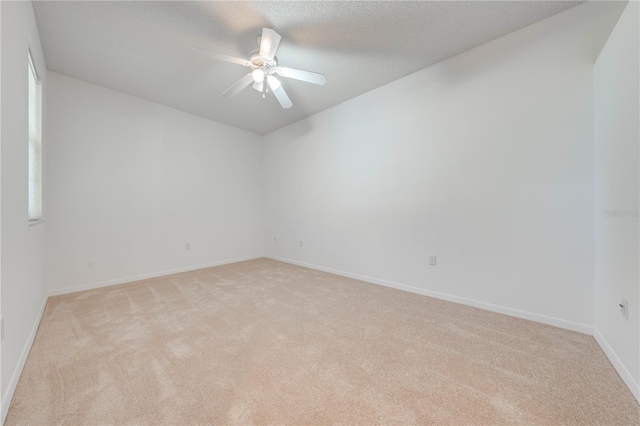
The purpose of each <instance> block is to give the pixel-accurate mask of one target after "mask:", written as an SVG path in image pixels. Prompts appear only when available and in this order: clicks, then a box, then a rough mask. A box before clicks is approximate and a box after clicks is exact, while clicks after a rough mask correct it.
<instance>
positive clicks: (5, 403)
mask: <svg viewBox="0 0 640 426" xmlns="http://www.w3.org/2000/svg"><path fill="white" fill-rule="evenodd" d="M47 300H49V297H48V296H45V298H44V300H43V301H42V305H41V306H40V310H39V311H38V315H37V316H36V320H35V321H34V323H33V327H32V328H31V333H30V334H29V338H28V339H27V343H26V344H25V345H24V348H23V349H22V353H21V354H20V358H19V359H18V365H16V368H15V370H13V375H12V376H11V381H10V382H9V387H8V388H7V391H6V392H5V394H4V395H2V422H1V423H0V424H4V421H5V419H6V418H7V413H8V412H9V405H11V399H12V398H13V393H14V392H15V391H16V386H17V385H18V380H19V379H20V375H21V374H22V369H23V368H24V364H25V363H26V362H27V357H28V356H29V351H31V346H32V345H33V341H34V340H35V338H36V333H37V332H38V327H39V326H40V320H41V319H42V314H43V313H44V308H45V306H47Z"/></svg>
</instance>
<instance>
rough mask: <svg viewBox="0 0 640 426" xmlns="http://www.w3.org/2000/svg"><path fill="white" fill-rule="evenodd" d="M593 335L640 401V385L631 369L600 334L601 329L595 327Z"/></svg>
mask: <svg viewBox="0 0 640 426" xmlns="http://www.w3.org/2000/svg"><path fill="white" fill-rule="evenodd" d="M593 337H594V338H595V339H596V342H598V345H600V347H601V348H602V350H603V351H604V354H605V355H606V356H607V358H609V361H611V364H612V365H613V368H615V369H616V371H617V372H618V375H620V378H621V379H622V381H623V382H624V383H625V384H626V385H627V387H628V388H629V390H630V391H631V393H632V394H633V396H634V397H635V398H636V401H638V403H640V385H638V383H636V381H635V380H634V379H633V376H632V375H631V373H629V370H627V367H625V366H624V364H623V363H622V361H620V358H618V355H617V354H616V353H615V351H614V350H613V348H612V347H611V346H610V345H609V342H607V340H606V339H605V338H604V337H603V336H602V334H600V331H598V329H597V328H595V327H594V328H593Z"/></svg>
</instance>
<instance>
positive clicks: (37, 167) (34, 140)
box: [29, 53, 42, 223]
mask: <svg viewBox="0 0 640 426" xmlns="http://www.w3.org/2000/svg"><path fill="white" fill-rule="evenodd" d="M41 92H42V90H41V85H40V80H39V79H38V73H36V67H35V66H34V65H33V59H32V58H31V53H29V223H35V222H38V221H40V220H42V130H41V127H42V126H41V123H42V94H41Z"/></svg>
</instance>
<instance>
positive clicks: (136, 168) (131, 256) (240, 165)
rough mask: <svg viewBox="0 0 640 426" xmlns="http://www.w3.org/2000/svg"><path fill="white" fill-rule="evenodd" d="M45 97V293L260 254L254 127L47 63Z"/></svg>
mask: <svg viewBox="0 0 640 426" xmlns="http://www.w3.org/2000/svg"><path fill="white" fill-rule="evenodd" d="M48 108H49V118H50V119H49V122H50V125H49V128H48V130H47V139H48V140H47V143H48V148H49V150H50V151H49V156H48V157H47V160H48V163H47V164H46V166H47V173H46V175H45V179H46V181H47V182H48V183H49V184H48V187H47V192H46V202H47V234H46V265H47V267H46V271H47V282H48V285H49V289H50V290H51V291H52V292H54V293H56V292H63V291H67V290H69V289H70V288H71V289H73V288H76V289H77V288H78V287H79V286H85V287H86V286H92V285H98V284H99V283H103V284H104V283H115V282H124V281H129V280H131V279H134V278H136V277H140V276H149V275H157V274H161V273H166V272H167V271H173V270H176V269H188V268H194V267H197V266H199V265H209V264H214V263H217V262H224V261H229V260H233V259H238V258H245V257H250V256H257V255H261V254H262V211H261V206H260V196H259V192H260V161H261V147H260V144H259V141H260V137H259V136H257V135H255V134H252V133H249V132H245V131H242V130H238V129H235V128H232V127H229V126H226V125H222V124H219V123H216V122H213V121H210V120H207V119H204V118H200V117H196V116H193V115H191V114H187V113H184V112H181V111H177V110H174V109H171V108H167V107H165V106H161V105H158V104H154V103H151V102H148V101H144V100H141V99H139V98H135V97H132V96H129V95H125V94H123V93H119V92H116V91H112V90H108V89H105V88H102V87H99V86H95V85H92V84H89V83H86V82H83V81H80V80H76V79H73V78H70V77H67V76H64V75H61V74H57V73H53V72H49V101H48ZM187 242H188V243H190V244H191V250H189V251H186V250H185V243H187Z"/></svg>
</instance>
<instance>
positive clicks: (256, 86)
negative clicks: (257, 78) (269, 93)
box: [253, 82, 264, 92]
mask: <svg viewBox="0 0 640 426" xmlns="http://www.w3.org/2000/svg"><path fill="white" fill-rule="evenodd" d="M253 88H254V89H256V90H257V91H258V92H262V91H263V90H264V82H262V83H257V82H254V83H253Z"/></svg>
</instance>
